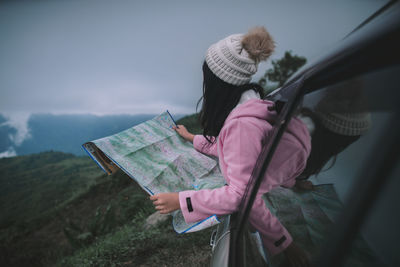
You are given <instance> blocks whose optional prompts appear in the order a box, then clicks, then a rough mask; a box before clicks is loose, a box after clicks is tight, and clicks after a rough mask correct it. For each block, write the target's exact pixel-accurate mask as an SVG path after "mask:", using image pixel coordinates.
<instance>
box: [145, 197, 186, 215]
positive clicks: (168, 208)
mask: <svg viewBox="0 0 400 267" xmlns="http://www.w3.org/2000/svg"><path fill="white" fill-rule="evenodd" d="M150 200H151V201H153V204H154V206H155V208H156V210H158V211H159V212H160V213H161V214H168V213H171V212H173V211H175V210H179V209H180V208H181V205H180V203H179V193H160V194H157V195H154V196H150Z"/></svg>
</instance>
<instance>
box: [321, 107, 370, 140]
mask: <svg viewBox="0 0 400 267" xmlns="http://www.w3.org/2000/svg"><path fill="white" fill-rule="evenodd" d="M316 115H317V116H318V117H319V118H320V120H321V124H322V125H323V126H325V127H326V128H327V129H328V130H330V131H332V132H334V133H337V134H341V135H347V136H356V135H362V134H364V133H365V132H367V131H368V129H369V128H370V127H371V114H370V113H369V112H359V113H324V112H320V111H317V112H316Z"/></svg>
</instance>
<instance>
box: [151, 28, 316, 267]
mask: <svg viewBox="0 0 400 267" xmlns="http://www.w3.org/2000/svg"><path fill="white" fill-rule="evenodd" d="M274 48H275V44H274V41H273V39H272V37H271V36H270V34H269V33H268V32H267V31H266V29H265V28H263V27H257V28H254V29H252V30H250V31H249V33H247V34H246V35H243V34H234V35H231V36H228V37H227V38H225V39H223V40H221V41H219V42H217V43H216V44H214V45H212V46H211V47H210V48H209V49H208V50H207V54H206V59H205V62H204V64H203V78H204V80H203V103H202V109H201V112H200V121H201V124H202V127H203V129H204V130H203V135H193V134H191V133H189V132H188V131H187V130H186V128H185V127H184V126H183V125H179V127H177V128H176V131H177V132H178V133H179V134H180V135H181V136H182V137H183V138H185V139H186V140H188V141H190V142H193V145H194V147H195V148H196V149H197V150H198V151H200V152H202V153H205V154H208V155H212V156H216V157H218V158H219V164H220V168H221V172H222V174H223V175H224V178H225V180H226V182H227V185H225V186H223V187H221V188H217V189H213V190H199V191H192V190H190V191H183V192H179V193H163V194H158V195H155V196H152V197H151V200H152V201H153V202H154V205H155V206H156V209H157V210H159V211H160V213H170V212H172V211H174V210H177V209H181V210H182V213H183V215H184V218H185V220H186V221H187V222H188V223H190V222H195V221H199V220H201V219H204V218H207V217H208V216H210V215H213V214H216V215H224V214H231V213H233V212H235V211H236V210H237V208H238V205H239V203H240V201H241V199H242V195H243V192H244V190H245V188H246V186H247V183H248V181H249V179H250V177H251V172H252V170H253V167H254V165H255V163H256V160H257V158H258V155H259V153H260V151H261V149H262V145H263V143H264V142H265V141H266V139H267V138H268V135H269V134H270V133H271V129H272V126H273V124H274V120H275V119H276V116H277V113H276V111H275V110H274V103H273V102H271V101H267V100H262V96H263V90H262V88H261V87H260V86H259V85H257V84H254V83H250V80H251V77H252V75H253V74H255V73H256V71H257V67H258V64H259V62H260V61H262V60H266V59H267V58H268V57H269V56H270V55H271V53H272V52H273V50H274ZM310 150H311V143H310V135H309V133H308V130H307V127H306V126H305V124H304V123H303V122H302V121H301V120H299V119H297V118H294V119H292V120H291V122H290V123H289V125H288V128H287V131H286V132H285V134H284V135H283V137H282V141H281V143H280V145H279V146H278V148H277V151H276V153H275V156H274V159H273V160H272V162H271V165H270V171H268V173H267V174H266V175H265V177H264V180H263V182H262V184H261V187H260V190H259V194H258V195H257V198H256V200H255V203H254V205H253V208H252V210H251V213H250V218H249V221H250V223H251V224H252V226H253V227H254V228H255V229H257V230H258V231H259V233H260V234H261V237H262V240H263V244H264V246H265V247H266V249H267V250H268V251H269V253H270V254H271V255H274V254H277V253H280V252H282V251H285V254H286V256H287V257H288V258H289V259H290V260H291V261H292V262H298V263H300V264H302V265H306V264H307V262H308V260H307V257H306V256H305V253H304V252H303V251H302V250H301V249H300V248H298V247H297V246H296V245H295V244H294V243H293V242H292V241H293V240H292V238H291V236H290V234H289V233H288V232H287V230H286V229H285V227H284V226H283V225H282V224H281V223H280V222H279V220H278V219H277V218H276V217H274V216H273V215H272V214H271V212H270V211H269V210H268V208H267V207H266V205H265V203H264V201H263V200H262V198H261V196H262V194H263V193H266V192H268V191H270V190H271V189H272V188H274V187H276V186H286V187H292V186H293V185H294V184H295V178H296V177H297V176H299V175H300V174H301V172H302V171H303V170H304V168H305V166H306V162H307V158H308V155H309V153H310Z"/></svg>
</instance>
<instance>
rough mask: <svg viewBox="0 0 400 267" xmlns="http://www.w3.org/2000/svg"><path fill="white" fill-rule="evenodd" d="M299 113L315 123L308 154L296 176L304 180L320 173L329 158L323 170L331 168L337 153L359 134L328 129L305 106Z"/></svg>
mask: <svg viewBox="0 0 400 267" xmlns="http://www.w3.org/2000/svg"><path fill="white" fill-rule="evenodd" d="M300 113H301V114H302V115H304V116H307V117H309V118H311V120H312V121H313V122H314V124H315V130H314V133H313V134H312V138H311V152H310V156H309V157H308V159H307V164H306V167H305V169H304V171H303V172H302V174H301V175H300V176H299V177H297V179H298V180H304V179H308V178H309V177H310V176H312V175H314V174H318V173H320V172H321V171H322V168H323V167H324V166H325V165H326V164H327V163H328V161H329V160H332V163H331V165H330V166H329V167H328V168H326V169H325V170H329V169H330V168H332V167H333V165H334V164H335V162H336V157H337V154H339V153H340V152H342V151H343V150H344V149H346V148H347V147H348V146H349V145H351V144H352V143H354V142H355V141H357V140H358V139H359V138H360V135H356V136H347V135H341V134H337V133H334V132H332V131H330V130H328V129H327V128H325V127H324V126H323V125H322V123H321V120H320V119H319V118H318V116H316V115H315V113H314V112H313V111H311V110H309V109H307V108H303V109H302V110H301V111H300Z"/></svg>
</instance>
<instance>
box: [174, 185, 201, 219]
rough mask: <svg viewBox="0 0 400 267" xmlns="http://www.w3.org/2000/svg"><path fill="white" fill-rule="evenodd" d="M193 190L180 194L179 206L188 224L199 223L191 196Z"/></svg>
mask: <svg viewBox="0 0 400 267" xmlns="http://www.w3.org/2000/svg"><path fill="white" fill-rule="evenodd" d="M192 192H194V191H193V190H188V191H182V192H179V204H180V206H181V211H182V215H183V218H184V219H185V222H186V223H192V222H196V221H198V219H197V218H196V216H195V212H194V209H193V204H192V198H191V194H192Z"/></svg>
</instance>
